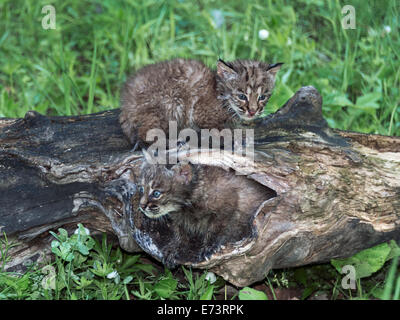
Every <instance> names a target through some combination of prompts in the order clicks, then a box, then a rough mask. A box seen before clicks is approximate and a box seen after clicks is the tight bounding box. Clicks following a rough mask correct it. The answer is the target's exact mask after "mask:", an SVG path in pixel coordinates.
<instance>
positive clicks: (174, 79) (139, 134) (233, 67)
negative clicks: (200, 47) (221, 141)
mask: <svg viewBox="0 0 400 320" xmlns="http://www.w3.org/2000/svg"><path fill="white" fill-rule="evenodd" d="M270 66H271V65H269V64H265V63H262V62H257V61H248V60H237V61H234V62H231V63H225V62H223V61H222V60H220V61H218V63H217V71H216V72H214V71H212V70H210V69H209V68H208V67H206V66H205V65H204V64H203V63H202V62H200V61H196V60H186V59H180V58H178V59H174V60H170V61H163V62H159V63H156V64H152V65H148V66H145V67H144V68H142V69H140V70H139V71H137V72H136V74H135V75H133V76H132V77H130V78H129V79H128V81H127V82H126V84H125V86H124V88H123V90H122V92H121V114H120V123H121V127H122V130H123V132H124V134H125V135H126V136H127V137H128V138H129V140H130V141H131V143H132V144H134V143H136V142H137V141H138V140H139V141H147V139H146V135H147V132H148V131H149V130H150V129H154V128H157V129H162V130H163V131H164V132H166V133H168V125H169V121H176V122H177V124H178V131H180V130H182V129H184V128H194V129H199V128H201V129H213V128H215V129H218V130H222V129H223V128H225V127H226V126H227V125H228V123H230V122H232V121H236V120H237V118H239V119H245V120H248V119H251V118H253V117H255V116H258V115H260V114H261V113H262V111H263V108H264V105H265V103H266V102H267V101H268V98H269V96H270V95H271V93H272V89H273V86H274V83H275V74H276V72H277V70H278V69H279V67H280V64H277V65H275V67H274V68H270ZM268 68H270V69H269V70H268ZM239 92H243V93H245V94H246V95H247V97H248V103H243V102H242V101H239V99H238V93H239ZM264 93H266V95H267V99H265V101H264V100H263V101H261V100H260V101H259V102H257V101H256V100H257V99H258V98H257V97H258V96H259V95H261V94H264ZM257 95H258V96H257ZM256 105H257V107H256Z"/></svg>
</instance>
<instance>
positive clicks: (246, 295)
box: [239, 287, 268, 300]
mask: <svg viewBox="0 0 400 320" xmlns="http://www.w3.org/2000/svg"><path fill="white" fill-rule="evenodd" d="M239 300H268V297H267V295H266V294H265V293H264V292H262V291H259V290H255V289H253V288H250V287H245V288H243V289H242V290H240V291H239Z"/></svg>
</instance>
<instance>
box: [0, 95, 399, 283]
mask: <svg viewBox="0 0 400 320" xmlns="http://www.w3.org/2000/svg"><path fill="white" fill-rule="evenodd" d="M118 113H119V110H111V111H106V112H102V113H98V114H93V115H87V116H74V117H46V116H42V115H40V114H38V113H36V112H32V111H30V112H28V113H27V114H26V116H25V117H24V118H23V119H0V148H1V149H0V177H1V179H0V226H2V228H3V231H4V232H6V233H7V235H8V236H9V237H11V238H13V239H17V240H18V241H19V242H20V246H17V247H14V248H12V250H11V252H10V254H11V257H12V259H11V261H10V262H9V263H8V265H7V268H11V269H12V268H14V269H18V268H20V267H21V265H23V262H24V261H26V260H27V259H30V260H38V259H40V258H42V257H40V254H39V252H40V251H43V252H48V243H49V240H50V238H51V237H49V234H48V231H49V230H55V229H57V228H59V227H63V228H66V229H67V230H69V231H72V230H73V229H74V228H76V224H77V223H83V224H84V225H85V227H88V228H89V229H91V230H93V231H95V232H108V233H110V234H114V235H115V236H117V237H118V240H119V244H120V245H121V247H122V248H123V249H125V250H127V251H129V252H136V251H139V250H144V251H146V252H148V253H149V254H150V255H152V256H153V257H155V258H156V259H158V260H163V257H164V255H165V254H166V252H167V251H168V252H171V251H175V252H176V254H175V257H174V261H173V262H174V264H184V265H190V266H194V267H198V268H207V269H210V270H212V271H214V272H216V273H217V274H219V275H221V276H223V277H224V278H225V279H226V280H228V281H230V282H231V283H233V284H235V285H238V286H245V285H249V284H251V283H253V282H255V281H258V280H261V279H263V278H264V277H265V274H266V273H267V272H268V271H269V270H270V269H271V268H284V267H293V266H300V265H305V264H310V263H320V262H326V261H329V260H330V259H332V258H340V257H347V256H350V255H352V254H354V253H356V252H358V251H360V250H362V249H365V248H368V247H371V246H373V245H376V244H379V243H382V242H385V241H389V240H392V239H394V240H396V241H400V232H399V231H400V226H399V225H400V138H397V137H387V136H379V135H366V134H361V133H354V132H346V131H340V130H332V129H330V128H329V127H328V126H327V124H326V122H325V120H324V119H323V117H322V99H321V96H320V95H319V93H318V92H317V90H315V89H314V88H312V87H304V88H301V89H300V90H299V91H298V92H297V93H296V94H295V95H294V96H293V97H292V98H291V99H290V100H289V101H288V102H287V103H286V104H285V105H284V106H283V107H282V108H281V109H279V110H278V111H277V112H276V113H274V114H272V115H269V116H267V117H265V118H261V119H258V120H256V121H254V122H253V123H251V124H246V125H243V126H242V127H243V128H246V129H254V138H255V140H254V146H255V147H254V161H253V158H251V157H245V156H242V155H240V154H236V153H229V152H225V153H224V152H221V151H220V150H211V151H210V150H207V151H205V150H202V149H191V150H188V151H184V150H183V151H181V152H179V154H178V156H179V159H180V160H183V159H184V160H188V161H190V162H192V163H195V164H202V165H213V166H219V167H222V168H224V169H226V170H233V171H232V172H235V173H236V174H241V175H245V176H247V178H249V179H253V180H255V181H257V182H258V183H259V184H261V185H263V186H264V187H265V190H266V195H268V196H266V197H265V198H264V199H260V206H259V207H258V209H257V210H256V211H254V212H249V213H248V223H249V225H250V226H251V228H250V229H251V232H249V233H248V234H246V235H245V236H244V237H243V238H241V239H237V237H236V238H235V237H232V239H233V240H232V241H226V240H225V241H224V242H221V241H220V240H221V239H219V238H218V235H216V237H215V238H214V239H213V242H210V243H209V244H208V246H207V248H204V247H200V246H199V245H198V243H199V242H198V241H196V239H193V241H187V239H186V240H184V237H182V241H179V240H177V239H180V237H173V234H176V233H179V232H181V230H179V229H177V227H176V226H174V225H173V224H172V223H171V221H168V220H167V221H165V220H162V221H160V220H155V219H148V218H146V217H145V216H144V215H143V214H141V212H140V211H139V212H138V210H137V209H136V208H137V204H136V201H137V199H138V194H137V192H136V184H135V179H136V177H137V176H138V174H139V173H140V165H141V163H142V161H143V156H142V153H141V152H140V151H137V152H132V151H131V148H132V146H131V145H130V144H129V143H128V141H127V140H126V139H125V138H124V136H123V134H122V131H121V129H120V127H119V124H118ZM235 173H232V174H235ZM271 195H272V196H271ZM235 223H236V222H235V221H231V225H232V226H234V225H235ZM233 229H234V228H233V227H232V230H233ZM172 239H174V240H172ZM210 248H211V249H210ZM46 250H47V251H46Z"/></svg>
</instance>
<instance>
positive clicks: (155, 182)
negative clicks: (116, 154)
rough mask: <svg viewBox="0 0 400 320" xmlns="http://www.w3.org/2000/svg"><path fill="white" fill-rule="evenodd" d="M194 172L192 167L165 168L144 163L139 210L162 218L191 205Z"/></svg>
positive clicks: (183, 165)
mask: <svg viewBox="0 0 400 320" xmlns="http://www.w3.org/2000/svg"><path fill="white" fill-rule="evenodd" d="M193 173H194V172H193V168H192V165H190V164H182V163H179V164H176V165H174V166H173V167H172V168H170V169H169V168H168V167H167V166H166V165H160V164H151V163H148V162H145V163H144V164H143V166H142V168H141V176H140V178H139V181H138V191H139V193H140V202H139V208H138V209H139V210H140V211H141V212H143V213H144V214H145V215H146V216H147V217H149V218H153V219H154V218H159V217H162V216H164V215H167V214H169V213H172V212H176V211H179V210H181V209H182V208H183V207H184V206H189V205H190V194H191V190H192V186H191V183H192V180H193Z"/></svg>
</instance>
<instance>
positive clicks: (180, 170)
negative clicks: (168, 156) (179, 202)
mask: <svg viewBox="0 0 400 320" xmlns="http://www.w3.org/2000/svg"><path fill="white" fill-rule="evenodd" d="M171 170H172V171H174V172H175V174H176V176H177V179H178V181H180V182H183V183H184V184H189V183H190V182H192V179H193V169H192V165H191V164H190V163H178V164H176V165H174V166H173V167H172V168H171Z"/></svg>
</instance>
